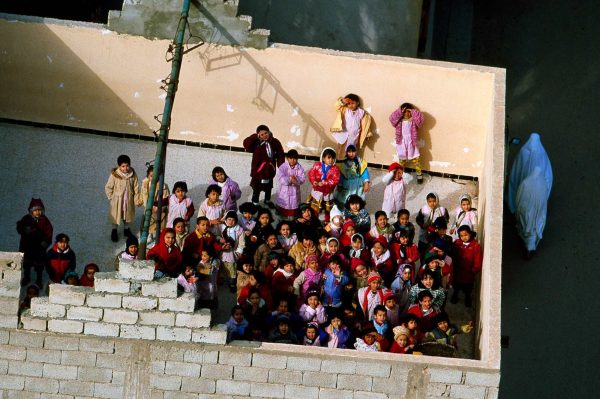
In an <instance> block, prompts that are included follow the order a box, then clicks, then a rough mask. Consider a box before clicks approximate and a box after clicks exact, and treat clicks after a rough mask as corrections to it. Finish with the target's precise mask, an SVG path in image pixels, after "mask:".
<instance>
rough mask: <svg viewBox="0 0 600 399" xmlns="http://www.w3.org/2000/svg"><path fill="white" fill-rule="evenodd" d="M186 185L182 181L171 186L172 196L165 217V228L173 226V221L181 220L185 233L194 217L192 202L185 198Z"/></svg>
mask: <svg viewBox="0 0 600 399" xmlns="http://www.w3.org/2000/svg"><path fill="white" fill-rule="evenodd" d="M187 191H188V189H187V183H186V182H184V181H178V182H175V185H173V194H171V195H170V196H169V214H168V216H167V227H174V226H175V219H178V218H181V219H183V221H184V226H185V231H186V232H187V231H188V222H189V221H190V218H191V217H192V216H193V215H194V212H195V209H194V202H193V201H192V199H191V198H190V197H188V196H187Z"/></svg>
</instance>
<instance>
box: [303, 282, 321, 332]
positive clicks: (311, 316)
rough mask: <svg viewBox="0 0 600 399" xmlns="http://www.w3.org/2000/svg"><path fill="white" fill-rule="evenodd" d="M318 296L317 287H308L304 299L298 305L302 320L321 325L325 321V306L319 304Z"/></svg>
mask: <svg viewBox="0 0 600 399" xmlns="http://www.w3.org/2000/svg"><path fill="white" fill-rule="evenodd" d="M319 296H320V295H319V290H318V289H310V290H309V291H308V292H307V293H306V299H305V301H304V303H303V304H302V306H301V307H300V311H299V313H300V317H302V320H304V321H305V322H307V323H308V322H311V321H314V322H316V323H318V324H319V325H321V324H323V323H325V322H326V321H327V314H326V313H325V308H324V307H323V305H322V304H321V300H320V299H319Z"/></svg>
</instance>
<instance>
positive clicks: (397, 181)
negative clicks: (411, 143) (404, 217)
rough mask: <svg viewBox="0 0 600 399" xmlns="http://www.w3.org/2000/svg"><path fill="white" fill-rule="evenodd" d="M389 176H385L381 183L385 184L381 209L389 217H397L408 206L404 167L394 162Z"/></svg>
mask: <svg viewBox="0 0 600 399" xmlns="http://www.w3.org/2000/svg"><path fill="white" fill-rule="evenodd" d="M388 171H389V172H388V174H386V175H385V176H383V178H382V179H381V181H382V182H383V184H385V191H384V192H383V204H382V205H381V209H382V210H383V211H384V212H385V213H386V214H387V215H390V216H392V215H395V214H396V213H397V212H398V211H400V209H404V205H405V204H406V183H405V182H404V179H402V175H403V174H404V167H403V166H402V165H400V164H399V163H397V162H394V163H393V164H391V165H390V166H389V167H388Z"/></svg>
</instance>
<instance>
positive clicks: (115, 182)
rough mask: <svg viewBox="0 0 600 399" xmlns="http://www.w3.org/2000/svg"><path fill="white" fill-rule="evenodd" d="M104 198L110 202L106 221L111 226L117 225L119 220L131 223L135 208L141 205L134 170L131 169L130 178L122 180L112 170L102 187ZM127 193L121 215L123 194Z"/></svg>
mask: <svg viewBox="0 0 600 399" xmlns="http://www.w3.org/2000/svg"><path fill="white" fill-rule="evenodd" d="M104 191H105V192H106V197H107V198H108V201H109V202H110V209H109V212H108V220H109V222H110V223H111V224H119V223H120V222H121V220H124V221H125V223H131V222H133V221H134V219H135V207H136V206H139V205H140V204H141V196H140V188H139V184H138V178H137V175H136V174H135V170H133V168H131V176H130V177H127V178H124V177H122V176H121V175H119V173H117V168H114V169H113V170H112V173H111V174H110V176H109V177H108V181H107V182H106V186H105V187H104ZM126 191H127V210H126V211H125V213H123V205H124V203H125V201H124V199H125V198H124V194H125V192H126Z"/></svg>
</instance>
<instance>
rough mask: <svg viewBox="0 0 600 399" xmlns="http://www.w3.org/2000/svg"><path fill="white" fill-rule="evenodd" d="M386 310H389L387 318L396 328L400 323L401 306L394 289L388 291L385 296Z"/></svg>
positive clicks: (391, 325) (391, 326)
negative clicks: (397, 301)
mask: <svg viewBox="0 0 600 399" xmlns="http://www.w3.org/2000/svg"><path fill="white" fill-rule="evenodd" d="M384 300H385V310H386V312H387V316H386V320H387V321H388V323H389V325H390V328H394V327H396V326H397V325H399V324H400V307H399V306H398V304H397V303H396V296H395V295H394V293H393V292H392V291H388V292H387V293H386V294H385V297H384Z"/></svg>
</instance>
